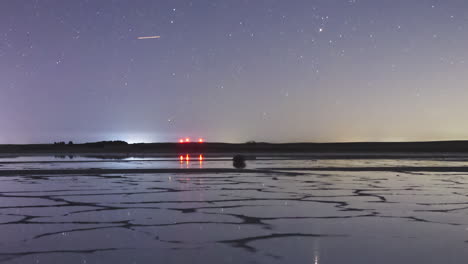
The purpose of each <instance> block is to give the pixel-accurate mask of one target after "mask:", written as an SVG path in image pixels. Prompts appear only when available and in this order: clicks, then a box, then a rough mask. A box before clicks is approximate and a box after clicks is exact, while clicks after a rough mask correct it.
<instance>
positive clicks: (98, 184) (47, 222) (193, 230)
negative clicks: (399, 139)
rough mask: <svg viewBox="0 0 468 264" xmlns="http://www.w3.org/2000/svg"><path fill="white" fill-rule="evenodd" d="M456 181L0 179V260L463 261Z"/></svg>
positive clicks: (390, 177)
mask: <svg viewBox="0 0 468 264" xmlns="http://www.w3.org/2000/svg"><path fill="white" fill-rule="evenodd" d="M271 163H272V164H268V165H269V166H271V167H274V165H275V162H271ZM395 163H398V162H395ZM367 164H368V166H373V165H374V163H373V161H372V160H369V161H368V163H367ZM293 165H294V166H297V165H298V164H297V162H295V163H294V164H293ZM280 166H281V167H288V166H287V164H286V166H285V164H284V162H283V163H282V164H281V165H280ZM294 166H292V167H294ZM214 167H215V166H214ZM278 167H279V166H278ZM467 184H468V173H463V172H401V171H399V172H392V171H376V172H372V171H308V170H298V171H291V170H289V171H277V170H274V171H273V172H271V173H269V172H265V171H255V170H252V171H248V172H247V173H236V172H224V173H215V172H209V171H207V172H206V173H196V174H191V173H183V174H182V173H146V174H135V173H118V174H106V175H104V174H102V175H99V174H92V175H78V174H76V175H74V174H70V175H68V174H67V175H60V174H54V175H40V174H35V175H24V176H15V175H1V176H0V234H1V237H0V262H1V263H384V264H385V263H392V264H393V263H464V262H465V261H466V259H468V231H467V228H468V192H467Z"/></svg>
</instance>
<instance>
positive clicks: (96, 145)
mask: <svg viewBox="0 0 468 264" xmlns="http://www.w3.org/2000/svg"><path fill="white" fill-rule="evenodd" d="M54 145H59V146H63V145H66V144H65V142H64V141H60V142H54ZM68 145H75V144H74V143H73V141H69V142H68ZM80 145H81V146H85V147H94V148H102V147H106V146H126V145H128V143H127V142H125V141H122V140H114V141H98V142H88V143H83V144H80Z"/></svg>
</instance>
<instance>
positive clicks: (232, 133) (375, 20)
mask: <svg viewBox="0 0 468 264" xmlns="http://www.w3.org/2000/svg"><path fill="white" fill-rule="evenodd" d="M146 36H160V38H158V39H138V37H146ZM467 47H468V1H466V0H315V1H314V0H229V1H220V0H219V1H214V0H213V1H207V0H197V1H182V0H180V1H178V0H172V1H160V0H152V1H150V0H87V1H86V0H2V1H1V2H0V119H1V120H2V122H1V129H0V143H35V142H51V141H58V140H65V141H67V140H73V141H75V142H83V141H94V140H112V139H122V140H127V141H129V142H150V141H151V142H153V141H174V140H177V138H179V137H181V136H192V137H199V136H203V137H205V138H206V139H207V140H208V141H228V142H244V141H247V140H257V141H272V142H285V141H320V142H324V141H363V140H365V141H389V140H396V141H401V140H443V139H468V121H467V118H466V114H467V113H468V104H467V103H466V102H467V99H468V48H467Z"/></svg>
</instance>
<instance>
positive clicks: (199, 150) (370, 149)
mask: <svg viewBox="0 0 468 264" xmlns="http://www.w3.org/2000/svg"><path fill="white" fill-rule="evenodd" d="M186 153H188V154H203V155H206V156H211V157H229V156H232V155H233V154H245V155H249V156H258V157H265V156H268V157H295V158H317V159H319V158H323V159H326V158H342V159H346V158H361V159H363V158H366V159H372V158H434V157H438V158H459V157H460V158H462V157H465V156H468V141H436V142H358V143H283V144H271V143H244V144H229V143H183V144H181V143H148V144H127V143H125V142H122V141H118V142H117V141H115V142H95V143H85V144H70V145H69V144H30V145H0V157H12V156H74V155H76V156H90V157H98V158H112V157H115V158H125V157H174V156H175V155H178V154H186Z"/></svg>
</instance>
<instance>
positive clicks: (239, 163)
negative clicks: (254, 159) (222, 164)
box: [232, 155, 247, 169]
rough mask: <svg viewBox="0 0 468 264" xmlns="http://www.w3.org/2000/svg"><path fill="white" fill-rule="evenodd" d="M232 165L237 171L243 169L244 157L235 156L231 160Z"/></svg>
mask: <svg viewBox="0 0 468 264" xmlns="http://www.w3.org/2000/svg"><path fill="white" fill-rule="evenodd" d="M232 165H233V166H234V167H235V168H237V169H243V168H245V166H247V165H246V164H245V157H244V156H243V155H235V156H234V158H233V159H232Z"/></svg>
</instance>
